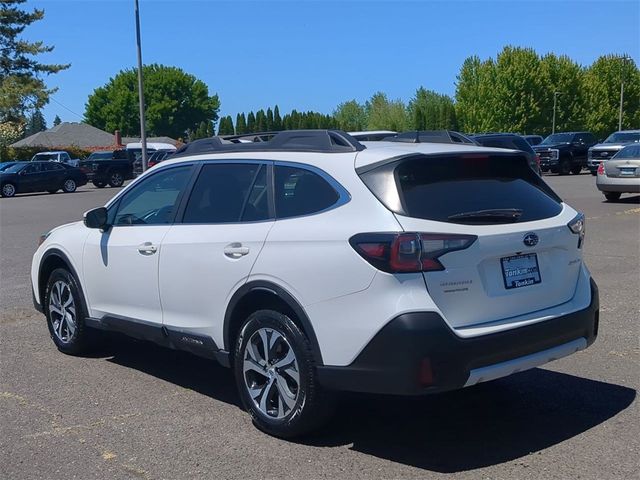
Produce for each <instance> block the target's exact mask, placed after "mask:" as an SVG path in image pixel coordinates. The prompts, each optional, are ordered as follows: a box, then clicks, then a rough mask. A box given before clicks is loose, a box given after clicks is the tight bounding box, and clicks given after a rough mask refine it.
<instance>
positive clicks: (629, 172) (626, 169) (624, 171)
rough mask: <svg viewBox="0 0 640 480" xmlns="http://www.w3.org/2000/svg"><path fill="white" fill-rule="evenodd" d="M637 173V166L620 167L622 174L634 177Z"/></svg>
mask: <svg viewBox="0 0 640 480" xmlns="http://www.w3.org/2000/svg"><path fill="white" fill-rule="evenodd" d="M635 174H636V169H635V167H620V175H622V176H630V177H633V176H634V175H635Z"/></svg>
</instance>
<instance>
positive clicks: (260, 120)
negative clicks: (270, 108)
mask: <svg viewBox="0 0 640 480" xmlns="http://www.w3.org/2000/svg"><path fill="white" fill-rule="evenodd" d="M266 130H267V115H266V114H265V113H264V110H262V109H260V110H258V111H257V112H256V132H264V131H266Z"/></svg>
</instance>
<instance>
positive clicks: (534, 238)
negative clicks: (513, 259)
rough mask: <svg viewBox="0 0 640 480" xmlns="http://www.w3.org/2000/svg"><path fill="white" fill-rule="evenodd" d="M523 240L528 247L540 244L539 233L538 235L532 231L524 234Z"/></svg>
mask: <svg viewBox="0 0 640 480" xmlns="http://www.w3.org/2000/svg"><path fill="white" fill-rule="evenodd" d="M522 242H523V243H524V244H525V245H526V246H527V247H535V246H536V245H537V244H538V235H536V234H535V233H533V232H531V233H527V234H526V235H525V236H524V239H523V240H522Z"/></svg>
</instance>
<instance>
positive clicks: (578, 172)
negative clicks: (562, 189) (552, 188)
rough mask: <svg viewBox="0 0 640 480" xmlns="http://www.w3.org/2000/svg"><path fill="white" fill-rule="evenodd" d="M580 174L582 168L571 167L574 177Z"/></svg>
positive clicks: (577, 166)
mask: <svg viewBox="0 0 640 480" xmlns="http://www.w3.org/2000/svg"><path fill="white" fill-rule="evenodd" d="M580 172H582V166H580V165H574V166H573V167H571V173H573V174H574V175H580Z"/></svg>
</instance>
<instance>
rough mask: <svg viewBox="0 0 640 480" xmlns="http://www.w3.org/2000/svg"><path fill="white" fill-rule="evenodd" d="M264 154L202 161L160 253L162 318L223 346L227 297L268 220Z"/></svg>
mask: <svg viewBox="0 0 640 480" xmlns="http://www.w3.org/2000/svg"><path fill="white" fill-rule="evenodd" d="M268 169H269V167H268V164H267V163H265V162H262V163H260V162H253V163H251V162H246V163H240V162H238V161H235V162H234V163H224V162H218V163H213V162H212V163H207V164H205V165H203V166H202V170H201V171H200V173H199V175H198V179H197V180H196V182H195V184H194V187H193V191H192V193H191V195H190V198H189V200H188V202H186V207H185V211H184V215H183V218H182V219H181V221H180V222H178V221H176V223H175V224H174V225H173V226H172V227H171V228H170V229H169V231H168V232H167V235H166V236H165V238H164V240H163V242H162V252H161V254H160V297H161V299H162V309H163V315H164V316H163V323H164V325H165V326H166V327H167V328H168V329H169V331H170V332H171V331H180V332H189V333H192V334H194V335H197V336H205V337H211V338H213V339H214V341H215V342H216V344H217V345H218V346H220V347H221V346H222V345H223V343H222V326H223V319H224V314H225V308H226V305H227V304H228V302H229V297H230V296H231V295H232V293H233V292H235V290H236V289H237V288H239V287H240V286H241V285H242V284H243V283H245V282H246V280H247V278H248V276H249V274H250V272H251V269H252V268H253V265H254V263H255V261H256V259H257V257H258V255H259V253H260V251H261V249H262V247H263V245H264V242H265V239H266V237H267V234H268V233H269V230H270V228H271V227H272V226H273V215H272V213H271V212H270V208H269V192H268V188H267V184H268V183H267V178H268V175H267V170H268Z"/></svg>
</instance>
